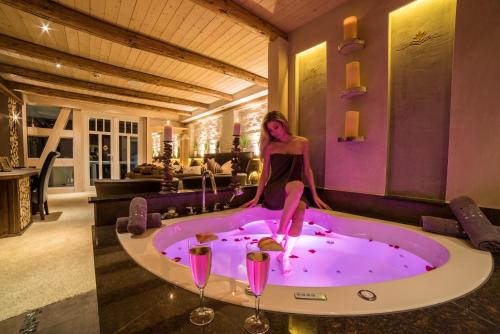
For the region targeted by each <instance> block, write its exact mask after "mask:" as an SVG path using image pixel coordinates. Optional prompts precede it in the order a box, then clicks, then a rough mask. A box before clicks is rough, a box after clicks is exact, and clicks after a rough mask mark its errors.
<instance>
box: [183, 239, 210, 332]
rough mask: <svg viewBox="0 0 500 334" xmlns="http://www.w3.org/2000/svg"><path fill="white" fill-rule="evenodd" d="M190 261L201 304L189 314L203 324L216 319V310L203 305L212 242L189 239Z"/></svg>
mask: <svg viewBox="0 0 500 334" xmlns="http://www.w3.org/2000/svg"><path fill="white" fill-rule="evenodd" d="M188 247H189V262H190V263H191V274H192V275H193V280H194V284H196V286H197V287H198V289H199V290H200V306H199V307H197V308H196V309H194V310H193V311H192V312H191V314H190V315H189V320H190V321H191V323H193V324H195V325H197V326H203V325H206V324H208V323H210V322H211V321H212V320H214V310H213V309H211V308H209V307H206V306H203V290H204V289H205V286H206V285H207V281H208V277H209V276H210V268H211V266H212V247H211V243H200V242H198V241H197V240H191V239H189V240H188Z"/></svg>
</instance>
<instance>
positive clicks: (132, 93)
mask: <svg viewBox="0 0 500 334" xmlns="http://www.w3.org/2000/svg"><path fill="white" fill-rule="evenodd" d="M0 72H1V73H6V74H15V75H19V76H22V77H24V78H28V79H33V80H37V81H43V82H46V83H51V84H56V85H65V86H71V87H74V88H81V89H88V90H92V91H96V92H100V93H109V94H116V95H123V96H127V97H133V98H138V99H146V100H152V101H158V102H164V103H173V104H179V105H183V106H192V107H199V108H204V109H208V104H206V103H202V102H197V101H191V100H185V99H180V98H177V97H172V96H166V95H160V94H152V93H147V92H143V91H138V90H132V89H126V88H121V87H116V86H109V85H103V84H100V83H95V82H90V81H83V80H77V79H72V78H67V77H62V76H59V75H55V74H50V73H45V72H39V71H35V70H30V69H27V68H23V67H18V66H13V65H8V64H3V63H0Z"/></svg>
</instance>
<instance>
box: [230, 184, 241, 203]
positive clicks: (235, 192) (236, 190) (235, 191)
mask: <svg viewBox="0 0 500 334" xmlns="http://www.w3.org/2000/svg"><path fill="white" fill-rule="evenodd" d="M241 195H243V189H242V188H241V186H237V187H235V188H234V189H233V196H231V199H230V200H229V203H228V204H229V205H230V204H231V203H232V202H233V200H234V198H235V197H236V196H241Z"/></svg>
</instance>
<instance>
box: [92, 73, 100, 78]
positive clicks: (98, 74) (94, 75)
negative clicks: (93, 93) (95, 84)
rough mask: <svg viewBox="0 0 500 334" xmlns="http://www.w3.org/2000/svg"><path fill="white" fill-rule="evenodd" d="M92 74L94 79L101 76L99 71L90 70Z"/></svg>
mask: <svg viewBox="0 0 500 334" xmlns="http://www.w3.org/2000/svg"><path fill="white" fill-rule="evenodd" d="M92 76H93V77H94V78H95V79H100V78H101V77H102V74H101V73H99V72H92Z"/></svg>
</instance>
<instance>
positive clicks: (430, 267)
mask: <svg viewBox="0 0 500 334" xmlns="http://www.w3.org/2000/svg"><path fill="white" fill-rule="evenodd" d="M434 269H436V267H433V266H429V265H426V266H425V270H427V271H431V270H434Z"/></svg>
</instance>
